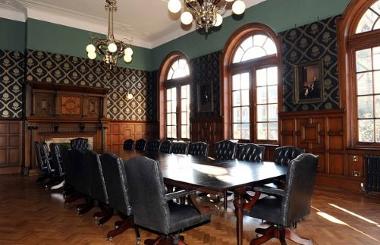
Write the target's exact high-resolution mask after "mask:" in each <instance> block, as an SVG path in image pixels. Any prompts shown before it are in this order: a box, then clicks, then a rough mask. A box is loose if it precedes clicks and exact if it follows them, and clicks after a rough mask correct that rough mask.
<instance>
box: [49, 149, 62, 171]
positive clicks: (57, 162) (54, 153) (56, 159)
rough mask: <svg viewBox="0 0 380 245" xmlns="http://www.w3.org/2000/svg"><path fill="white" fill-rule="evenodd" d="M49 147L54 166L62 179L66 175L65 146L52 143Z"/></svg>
mask: <svg viewBox="0 0 380 245" xmlns="http://www.w3.org/2000/svg"><path fill="white" fill-rule="evenodd" d="M49 147H50V157H51V163H52V166H53V168H54V169H57V171H58V175H59V176H60V177H62V176H63V175H64V174H65V172H64V168H63V160H62V152H63V150H64V149H63V148H64V146H62V145H61V144H56V143H51V144H50V146H49Z"/></svg>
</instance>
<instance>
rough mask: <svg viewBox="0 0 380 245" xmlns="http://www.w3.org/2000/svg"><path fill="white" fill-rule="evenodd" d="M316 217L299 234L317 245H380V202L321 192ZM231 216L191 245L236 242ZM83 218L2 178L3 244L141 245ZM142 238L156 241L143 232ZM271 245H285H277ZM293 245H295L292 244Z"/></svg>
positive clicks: (200, 232) (195, 236)
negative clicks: (110, 237) (108, 237)
mask: <svg viewBox="0 0 380 245" xmlns="http://www.w3.org/2000/svg"><path fill="white" fill-rule="evenodd" d="M312 206H313V209H312V213H311V215H310V216H309V217H308V218H307V219H306V220H305V221H304V222H302V223H301V224H299V226H298V228H297V233H298V234H299V235H302V236H305V237H308V238H312V239H313V241H314V244H323V245H328V244H334V245H337V244H342V245H343V244H344V245H346V244H350V245H353V244H366V245H370V244H380V199H379V198H375V197H363V196H357V195H351V194H341V193H336V192H327V191H321V190H317V191H316V193H315V195H314V198H313V202H312ZM229 207H230V208H229V209H228V211H227V212H223V211H222V209H221V208H220V207H219V209H218V207H213V208H212V209H211V211H212V213H213V216H212V222H211V223H210V224H207V225H204V226H201V227H198V228H195V229H193V230H191V231H188V232H185V233H184V234H183V235H184V236H185V241H186V242H187V243H188V244H213V245H221V244H223V245H229V244H231V245H232V244H236V242H235V217H234V214H233V209H232V203H229ZM94 211H95V209H94V210H93V211H91V212H90V213H88V214H86V215H83V216H78V215H77V214H76V213H75V211H74V207H68V208H67V207H66V208H65V207H64V205H63V198H62V195H60V194H51V193H50V192H49V191H45V190H43V189H41V188H39V187H38V186H37V184H36V183H35V178H33V177H20V176H5V175H3V176H0V244H2V245H3V244H12V245H17V244H38V245H42V244H49V245H50V244H54V245H56V244H135V236H134V232H133V231H127V232H126V233H124V234H122V235H120V236H118V237H115V238H114V239H113V241H112V242H108V241H106V240H105V235H106V233H107V231H109V230H111V229H112V226H113V223H114V221H116V220H117V217H114V218H113V219H112V220H111V221H110V222H108V223H107V224H105V225H104V226H101V227H99V226H96V225H95V223H94V221H93V218H92V213H94ZM259 226H263V224H262V223H261V221H260V220H256V219H252V218H248V217H247V218H245V219H244V244H249V240H250V239H251V238H253V237H254V236H255V235H254V229H255V227H259ZM141 235H142V238H143V239H145V238H154V237H156V235H154V234H152V233H149V232H145V231H142V232H141ZM267 244H279V242H277V241H276V240H271V241H270V242H268V243H267ZM288 244H293V243H291V242H288Z"/></svg>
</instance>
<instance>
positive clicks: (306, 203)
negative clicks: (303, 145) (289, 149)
mask: <svg viewBox="0 0 380 245" xmlns="http://www.w3.org/2000/svg"><path fill="white" fill-rule="evenodd" d="M317 165H318V157H317V156H315V155H313V154H309V153H303V154H301V155H299V156H298V157H297V158H296V159H294V160H292V161H290V162H289V169H288V172H287V176H286V185H285V188H284V189H276V188H269V187H255V188H254V190H255V191H256V192H258V193H265V194H269V196H266V197H264V198H262V199H258V200H256V201H255V200H254V201H252V202H251V203H249V204H248V205H247V206H246V208H245V214H246V215H248V216H251V217H254V218H258V219H263V220H266V221H267V222H269V223H270V224H271V226H270V227H269V228H267V229H261V228H258V229H256V233H258V234H262V236H261V237H258V238H256V239H253V240H252V241H251V244H252V245H256V244H262V243H264V242H266V241H268V240H269V239H271V238H273V237H277V238H279V239H280V241H281V244H286V241H285V237H286V238H288V239H291V240H292V239H294V238H295V240H297V241H298V242H300V241H302V242H307V240H306V239H303V238H300V237H298V236H297V235H296V234H295V233H294V232H293V231H292V230H290V229H289V228H292V227H295V226H296V224H297V222H299V221H300V220H301V219H303V218H304V217H305V216H306V215H308V214H309V213H310V203H311V196H312V194H313V190H314V182H315V177H316V173H317ZM304 244H308V243H304Z"/></svg>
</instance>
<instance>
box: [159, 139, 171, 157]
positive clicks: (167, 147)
mask: <svg viewBox="0 0 380 245" xmlns="http://www.w3.org/2000/svg"><path fill="white" fill-rule="evenodd" d="M159 151H160V152H161V153H168V154H170V153H172V142H171V141H170V140H164V141H162V142H161V144H160V149H159Z"/></svg>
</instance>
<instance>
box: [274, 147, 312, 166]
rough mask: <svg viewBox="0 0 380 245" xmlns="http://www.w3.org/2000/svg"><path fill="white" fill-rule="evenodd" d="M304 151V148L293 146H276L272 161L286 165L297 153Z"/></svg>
mask: <svg viewBox="0 0 380 245" xmlns="http://www.w3.org/2000/svg"><path fill="white" fill-rule="evenodd" d="M304 152H305V150H304V149H300V148H297V147H294V146H281V147H277V148H276V149H275V150H274V162H275V163H277V164H280V165H285V166H287V165H288V164H289V162H290V161H291V160H293V159H295V158H296V157H297V156H298V155H300V154H301V153H304Z"/></svg>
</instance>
